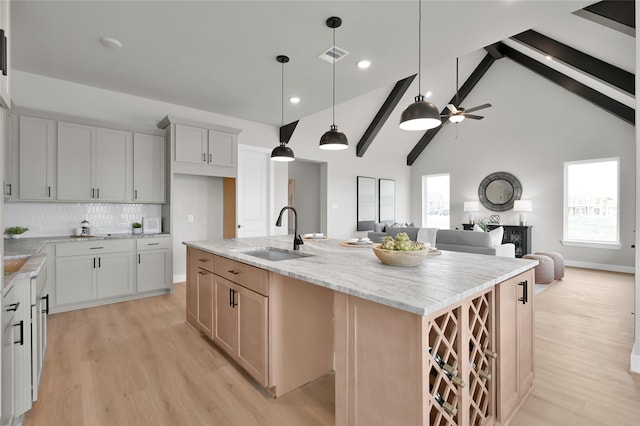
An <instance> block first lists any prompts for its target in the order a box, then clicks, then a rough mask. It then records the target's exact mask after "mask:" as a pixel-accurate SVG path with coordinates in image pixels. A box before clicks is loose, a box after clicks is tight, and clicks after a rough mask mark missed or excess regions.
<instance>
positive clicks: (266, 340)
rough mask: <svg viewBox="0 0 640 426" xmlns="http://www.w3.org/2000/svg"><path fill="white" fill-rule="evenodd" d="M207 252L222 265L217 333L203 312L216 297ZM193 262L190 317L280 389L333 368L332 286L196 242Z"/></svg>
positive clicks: (275, 391)
mask: <svg viewBox="0 0 640 426" xmlns="http://www.w3.org/2000/svg"><path fill="white" fill-rule="evenodd" d="M207 256H212V257H213V264H214V268H213V272H214V274H213V288H214V292H213V335H212V336H210V335H209V333H208V332H207V329H206V327H203V326H202V325H201V321H200V319H201V318H202V313H201V310H206V311H207V314H208V313H209V302H210V296H209V294H208V293H207V292H204V291H202V292H201V291H199V289H200V283H201V281H202V278H201V277H202V274H201V272H203V271H204V269H202V267H199V266H198V264H200V265H202V264H203V263H204V264H207V263H208V259H207ZM205 259H207V260H206V261H204V262H203V260H205ZM187 262H188V266H187V306H186V310H187V323H189V324H190V325H191V326H192V327H194V328H195V329H196V330H198V331H200V332H201V333H202V334H203V335H204V336H206V337H207V338H210V339H212V340H213V342H214V343H215V344H216V345H217V346H218V347H219V348H220V349H222V350H223V351H225V352H226V353H227V354H229V355H230V356H231V357H232V358H233V359H234V360H235V361H236V362H238V364H239V365H240V366H242V367H243V368H244V369H245V370H246V371H247V373H249V374H250V375H251V376H252V377H253V378H254V379H255V380H256V381H257V382H258V383H259V384H261V385H262V386H263V387H265V388H266V389H267V391H269V392H270V393H271V394H272V395H274V396H280V395H283V394H285V393H287V392H289V391H291V390H293V389H296V388H298V387H299V386H301V385H303V384H305V383H308V382H310V381H311V380H314V379H316V378H318V377H320V376H322V375H323V374H326V373H329V372H330V371H331V370H332V368H333V292H332V291H331V290H328V289H325V288H322V287H318V286H314V285H311V284H308V283H305V282H303V281H299V280H295V279H292V278H289V277H285V276H283V275H280V274H276V273H273V272H269V271H266V270H264V269H260V268H256V267H254V266H251V265H247V264H244V263H242V262H237V261H234V260H231V259H227V258H224V257H222V256H213V255H211V254H210V253H207V252H205V251H202V250H197V249H194V248H191V247H188V248H187ZM203 299H204V300H203ZM310 307H311V308H310ZM194 310H195V312H194Z"/></svg>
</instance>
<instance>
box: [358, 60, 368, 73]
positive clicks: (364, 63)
mask: <svg viewBox="0 0 640 426" xmlns="http://www.w3.org/2000/svg"><path fill="white" fill-rule="evenodd" d="M370 66H371V61H368V60H366V59H363V60H361V61H358V68H360V69H362V70H366V69H367V68H369V67H370Z"/></svg>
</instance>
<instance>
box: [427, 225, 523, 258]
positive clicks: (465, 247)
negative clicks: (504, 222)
mask: <svg viewBox="0 0 640 426" xmlns="http://www.w3.org/2000/svg"><path fill="white" fill-rule="evenodd" d="M494 238H495V237H494V236H493V235H492V233H491V232H475V231H458V230H452V229H440V230H439V231H438V233H437V235H436V247H437V248H438V249H440V250H450V251H462V252H466V253H478V254H490V255H494V256H501V257H516V246H515V245H514V244H512V243H506V244H502V234H501V233H500V239H499V240H500V243H499V244H498V245H494V241H493V239H494Z"/></svg>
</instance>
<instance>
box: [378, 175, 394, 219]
mask: <svg viewBox="0 0 640 426" xmlns="http://www.w3.org/2000/svg"><path fill="white" fill-rule="evenodd" d="M378 218H379V219H378V222H395V221H396V181H395V180H391V179H379V180H378Z"/></svg>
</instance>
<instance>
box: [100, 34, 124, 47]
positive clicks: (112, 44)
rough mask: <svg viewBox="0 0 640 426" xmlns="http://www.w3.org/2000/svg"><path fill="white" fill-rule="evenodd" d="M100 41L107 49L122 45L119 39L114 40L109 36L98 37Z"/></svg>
mask: <svg viewBox="0 0 640 426" xmlns="http://www.w3.org/2000/svg"><path fill="white" fill-rule="evenodd" d="M100 43H102V45H103V46H104V47H108V48H109V49H120V48H121V47H122V42H121V41H120V40H116V39H115V38H111V37H100Z"/></svg>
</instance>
